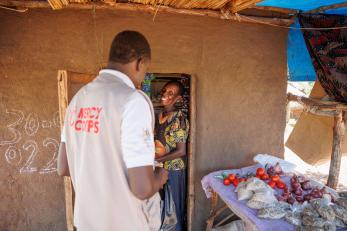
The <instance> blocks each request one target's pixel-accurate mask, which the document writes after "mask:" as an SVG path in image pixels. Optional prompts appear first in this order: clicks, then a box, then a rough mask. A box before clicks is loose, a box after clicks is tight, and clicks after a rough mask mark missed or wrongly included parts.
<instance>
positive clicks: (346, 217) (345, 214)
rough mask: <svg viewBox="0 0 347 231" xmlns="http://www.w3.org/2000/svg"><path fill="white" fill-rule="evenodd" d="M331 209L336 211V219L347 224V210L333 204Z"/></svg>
mask: <svg viewBox="0 0 347 231" xmlns="http://www.w3.org/2000/svg"><path fill="white" fill-rule="evenodd" d="M331 208H332V209H333V210H334V213H335V217H336V219H339V220H341V221H342V222H343V223H345V224H347V210H346V209H345V208H343V207H342V206H340V205H337V204H332V205H331ZM340 227H343V226H340Z"/></svg>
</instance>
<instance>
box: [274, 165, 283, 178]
mask: <svg viewBox="0 0 347 231" xmlns="http://www.w3.org/2000/svg"><path fill="white" fill-rule="evenodd" d="M274 171H275V174H278V175H281V174H283V171H282V168H281V165H280V163H278V162H277V163H276V165H275V167H274Z"/></svg>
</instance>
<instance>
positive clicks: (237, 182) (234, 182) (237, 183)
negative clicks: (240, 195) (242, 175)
mask: <svg viewBox="0 0 347 231" xmlns="http://www.w3.org/2000/svg"><path fill="white" fill-rule="evenodd" d="M232 183H233V185H234V186H235V187H236V186H238V185H239V183H240V181H239V179H237V178H235V179H234V180H233V181H232Z"/></svg>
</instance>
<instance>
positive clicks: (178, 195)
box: [154, 81, 189, 231]
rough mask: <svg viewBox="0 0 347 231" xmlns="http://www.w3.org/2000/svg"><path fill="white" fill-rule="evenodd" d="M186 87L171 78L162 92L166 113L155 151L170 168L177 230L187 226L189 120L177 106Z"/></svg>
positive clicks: (160, 118)
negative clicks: (185, 220) (187, 144)
mask: <svg viewBox="0 0 347 231" xmlns="http://www.w3.org/2000/svg"><path fill="white" fill-rule="evenodd" d="M183 92H184V87H183V85H182V83H180V82H178V81H170V82H168V83H167V84H165V86H164V87H163V89H162V91H161V101H160V102H161V104H162V106H164V109H163V111H162V112H160V113H159V115H158V116H157V118H156V124H155V135H154V137H155V152H156V154H155V155H156V161H158V162H162V163H163V164H164V168H165V169H166V170H168V171H169V180H168V184H169V185H170V187H171V191H172V197H173V200H174V203H175V208H176V216H177V224H176V231H182V230H183V229H184V218H185V208H186V170H185V168H186V161H185V159H186V158H185V156H186V142H187V138H188V134H189V122H188V119H187V117H186V116H185V114H184V113H183V112H182V111H181V110H180V109H178V108H177V107H176V103H177V102H181V101H183V98H182V95H183Z"/></svg>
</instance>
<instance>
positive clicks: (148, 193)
mask: <svg viewBox="0 0 347 231" xmlns="http://www.w3.org/2000/svg"><path fill="white" fill-rule="evenodd" d="M128 179H129V186H130V190H131V191H132V193H133V194H134V195H135V196H136V197H137V198H138V199H140V200H145V199H149V198H150V197H152V196H153V195H154V194H155V193H156V192H158V191H159V189H161V188H162V187H163V185H164V184H165V182H166V181H167V179H168V172H167V171H166V170H165V169H163V168H155V170H154V171H153V166H152V165H149V166H142V167H135V168H128Z"/></svg>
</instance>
